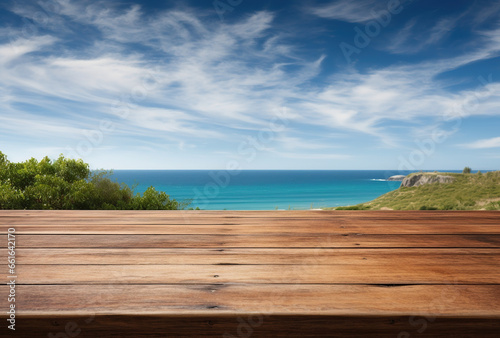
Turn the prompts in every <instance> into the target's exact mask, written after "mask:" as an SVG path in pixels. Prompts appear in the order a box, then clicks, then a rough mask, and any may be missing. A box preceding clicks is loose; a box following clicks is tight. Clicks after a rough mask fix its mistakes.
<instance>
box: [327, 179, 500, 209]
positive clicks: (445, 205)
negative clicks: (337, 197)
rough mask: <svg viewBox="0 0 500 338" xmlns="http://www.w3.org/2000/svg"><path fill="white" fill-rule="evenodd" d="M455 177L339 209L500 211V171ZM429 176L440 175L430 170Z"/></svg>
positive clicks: (393, 192)
mask: <svg viewBox="0 0 500 338" xmlns="http://www.w3.org/2000/svg"><path fill="white" fill-rule="evenodd" d="M437 174H441V175H447V176H453V177H454V178H455V181H454V182H453V183H435V184H426V185H422V186H419V187H401V188H399V189H397V190H394V191H391V192H389V193H387V194H385V195H382V196H380V197H379V198H377V199H375V200H373V201H371V202H367V203H363V204H359V205H356V206H350V207H340V208H334V209H337V210H349V209H350V210H380V209H393V210H500V171H495V172H488V173H484V174H481V173H478V174H455V173H437ZM425 175H436V173H426V174H425Z"/></svg>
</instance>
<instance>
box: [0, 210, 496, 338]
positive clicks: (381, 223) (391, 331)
mask: <svg viewBox="0 0 500 338" xmlns="http://www.w3.org/2000/svg"><path fill="white" fill-rule="evenodd" d="M0 227H1V229H0V230H1V237H2V238H1V246H2V251H3V252H4V255H5V256H4V259H3V262H4V263H3V266H4V268H3V270H2V271H4V272H3V273H2V278H3V280H4V282H3V283H2V285H0V306H1V309H2V310H1V313H2V316H1V317H2V319H3V323H4V324H2V328H1V329H0V330H1V331H0V336H1V337H11V336H12V337H30V338H32V337H57V338H65V337H180V336H188V337H210V336H217V337H225V338H231V337H394V338H408V337H498V336H500V213H499V212H433V211H425V212H391V211H387V212H384V211H381V212H369V211H362V212H355V211H279V212H278V211H277V212H274V211H273V212H250V211H248V212H231V211H220V212H209V211H192V212H191V211H190V212H180V211H179V212H174V211H172V212H159V211H158V212H157V211H154V212H133V211H120V212H104V211H0ZM9 228H15V235H16V237H15V240H16V267H15V269H16V271H15V274H16V276H17V278H16V284H17V285H16V288H15V293H16V297H15V298H16V303H15V305H16V331H15V332H13V331H11V330H8V329H7V325H8V322H6V320H5V319H6V318H8V314H7V311H8V309H9V302H8V301H7V296H8V294H9V290H10V286H8V285H6V283H8V282H9V279H8V276H9V275H10V274H9V272H8V267H7V254H6V252H7V242H8V241H7V233H8V229H9Z"/></svg>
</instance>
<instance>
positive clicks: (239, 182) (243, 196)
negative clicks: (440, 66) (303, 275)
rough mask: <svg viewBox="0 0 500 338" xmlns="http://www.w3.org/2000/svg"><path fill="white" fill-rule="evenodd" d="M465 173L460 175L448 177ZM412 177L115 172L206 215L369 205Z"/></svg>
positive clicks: (353, 173) (120, 178)
mask: <svg viewBox="0 0 500 338" xmlns="http://www.w3.org/2000/svg"><path fill="white" fill-rule="evenodd" d="M448 172H460V171H448ZM409 173H410V172H409V171H408V172H401V171H396V170H394V171H387V170H244V171H234V172H228V171H224V170H115V171H114V172H113V177H112V178H113V179H115V180H117V181H118V182H123V183H126V184H128V185H129V186H133V185H136V187H135V190H134V191H135V192H136V193H141V194H142V193H143V192H144V191H145V190H146V189H147V188H148V187H149V186H153V187H155V188H156V189H157V190H160V191H165V192H166V193H167V194H168V195H170V197H171V198H175V199H176V200H178V201H186V202H191V204H190V206H189V207H193V208H196V207H199V208H200V209H204V210H224V209H226V210H276V209H279V210H284V209H285V210H286V209H293V210H303V209H317V208H324V207H336V206H346V205H354V204H358V203H362V202H368V201H370V200H372V199H375V198H377V197H378V196H380V195H382V194H385V193H387V192H389V191H391V190H394V189H397V188H399V186H400V183H401V182H390V181H386V179H387V178H389V177H390V176H392V175H406V174H409Z"/></svg>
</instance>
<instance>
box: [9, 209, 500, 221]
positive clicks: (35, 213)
mask: <svg viewBox="0 0 500 338" xmlns="http://www.w3.org/2000/svg"><path fill="white" fill-rule="evenodd" d="M499 215H500V212H499V211H486V210H481V211H462V210H458V211H438V210H436V211H413V210H403V211H380V210H379V211H369V210H364V211H356V210H331V211H330V210H328V211H327V210H280V211H274V210H270V211H231V210H224V211H210V210H200V211H190V210H159V211H154V210H148V211H146V210H0V217H24V218H29V217H36V218H40V217H61V218H63V217H68V218H85V217H90V218H92V217H100V218H114V217H123V216H126V217H144V216H147V217H181V218H185V217H189V218H196V217H204V218H209V217H216V218H219V217H225V218H237V219H240V218H252V217H259V218H260V217H266V218H273V217H279V218H283V217H292V218H294V217H314V218H322V217H324V218H329V217H332V216H334V217H339V216H342V217H346V218H356V219H363V218H365V219H372V218H374V219H401V218H409V219H411V218H421V219H432V218H448V219H459V218H480V219H488V218H492V219H498V218H499V217H500V216H499Z"/></svg>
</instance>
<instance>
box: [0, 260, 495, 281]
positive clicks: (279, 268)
mask: <svg viewBox="0 0 500 338" xmlns="http://www.w3.org/2000/svg"><path fill="white" fill-rule="evenodd" d="M17 271H18V272H17V274H18V275H19V276H22V277H20V278H19V279H18V284H210V283H247V284H391V283H394V281H397V284H447V283H461V284H500V265H499V264H485V263H483V264H472V265H463V264H456V265H450V264H436V263H435V264H432V265H425V264H407V263H406V262H397V261H394V262H393V263H390V264H363V263H362V262H360V263H358V264H338V265H236V266H232V265H19V266H18V268H17ZM6 274H7V271H5V275H6ZM2 280H3V283H7V282H8V278H7V277H4V278H2Z"/></svg>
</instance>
